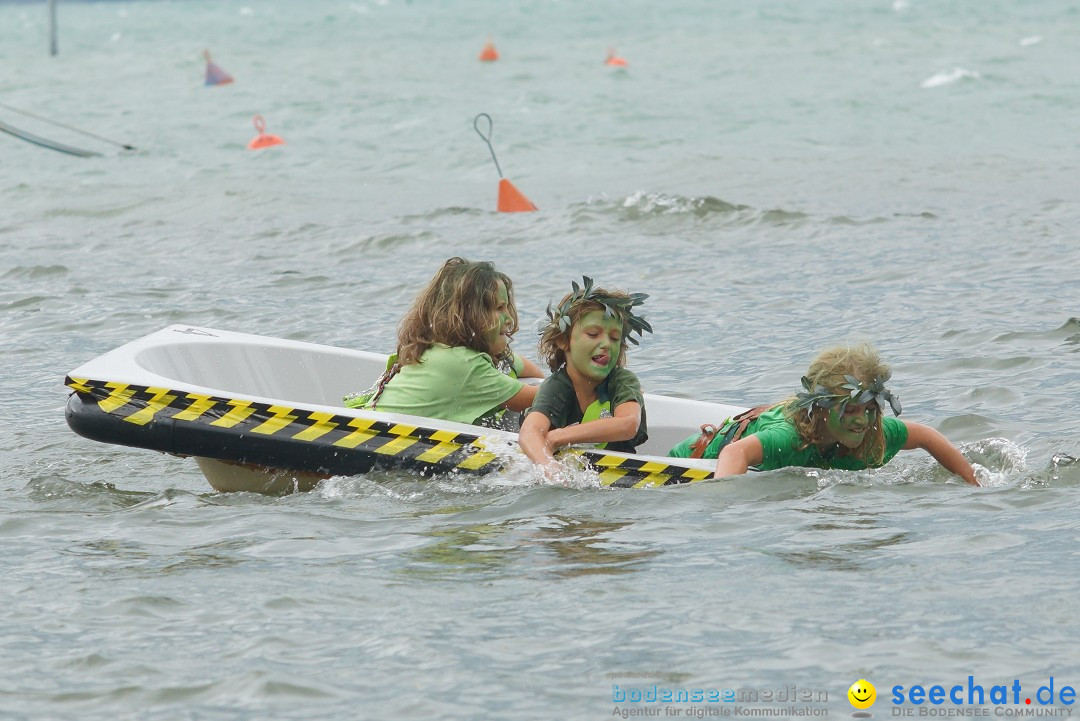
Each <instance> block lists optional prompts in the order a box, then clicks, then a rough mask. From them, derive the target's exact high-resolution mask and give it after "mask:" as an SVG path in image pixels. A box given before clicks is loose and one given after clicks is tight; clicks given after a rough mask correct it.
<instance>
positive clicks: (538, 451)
mask: <svg viewBox="0 0 1080 721" xmlns="http://www.w3.org/2000/svg"><path fill="white" fill-rule="evenodd" d="M550 431H551V419H550V418H548V417H547V416H546V415H544V414H543V413H541V412H540V411H533V412H532V413H530V414H529V415H527V416H525V420H524V421H523V422H522V424H521V430H520V431H519V432H518V445H519V446H521V450H522V451H524V452H525V455H526V456H528V457H529V460H531V461H532V462H533V463H538V464H540V465H541V466H549V465H551V464H552V463H554V462H555V456H554V455H553V454H552V452H551V446H550V444H549V443H548V437H549V436H550V435H551V433H550Z"/></svg>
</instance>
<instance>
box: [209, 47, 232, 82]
mask: <svg viewBox="0 0 1080 721" xmlns="http://www.w3.org/2000/svg"><path fill="white" fill-rule="evenodd" d="M203 57H204V58H206V83H205V84H206V85H228V84H229V83H231V82H232V81H233V76H232V75H229V74H228V73H227V72H225V71H224V70H222V69H221V67H220V66H219V65H217V64H216V63H214V62H213V61H212V60H211V59H210V51H209V50H203Z"/></svg>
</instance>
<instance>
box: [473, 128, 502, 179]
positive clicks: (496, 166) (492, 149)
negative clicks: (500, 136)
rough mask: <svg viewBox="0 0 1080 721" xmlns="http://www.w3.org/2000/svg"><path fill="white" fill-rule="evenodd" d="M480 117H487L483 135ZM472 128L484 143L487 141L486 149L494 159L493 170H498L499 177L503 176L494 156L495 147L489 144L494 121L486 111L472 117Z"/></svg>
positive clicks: (497, 160)
mask: <svg viewBox="0 0 1080 721" xmlns="http://www.w3.org/2000/svg"><path fill="white" fill-rule="evenodd" d="M480 118H487V121H488V130H487V135H484V133H483V131H482V130H480ZM473 130H475V131H476V134H477V135H479V136H480V139H481V140H483V141H484V142H485V143H487V146H488V150H490V151H491V159H492V160H494V161H495V170H497V171H499V177H500V178H501V177H503V174H502V168H500V167H499V159H498V158H496V157H495V148H493V147H492V146H491V134H492V132H493V131H494V130H495V122H494V121H493V120H492V119H491V116H490V115H488V114H487V113H480V114H479V115H477V116H476V117H475V118H473Z"/></svg>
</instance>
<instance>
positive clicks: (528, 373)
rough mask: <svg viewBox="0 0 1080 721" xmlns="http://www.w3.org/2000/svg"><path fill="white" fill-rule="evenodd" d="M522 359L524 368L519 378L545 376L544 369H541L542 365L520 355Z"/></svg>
mask: <svg viewBox="0 0 1080 721" xmlns="http://www.w3.org/2000/svg"><path fill="white" fill-rule="evenodd" d="M518 358H520V359H521V363H522V368H521V373H520V374H519V375H518V378H543V377H544V371H542V370H540V366H538V365H536V364H535V363H533V362H532V361H531V360H529V359H528V358H526V357H525V356H518Z"/></svg>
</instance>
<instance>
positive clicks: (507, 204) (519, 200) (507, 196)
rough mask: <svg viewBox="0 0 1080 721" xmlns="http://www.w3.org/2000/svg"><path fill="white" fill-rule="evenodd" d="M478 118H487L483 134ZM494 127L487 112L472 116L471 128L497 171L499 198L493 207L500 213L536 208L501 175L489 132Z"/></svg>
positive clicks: (520, 211)
mask: <svg viewBox="0 0 1080 721" xmlns="http://www.w3.org/2000/svg"><path fill="white" fill-rule="evenodd" d="M480 118H487V121H488V130H487V135H484V131H482V130H480ZM494 128H495V123H494V121H492V119H491V116H490V115H488V114H487V113H480V114H479V115H477V116H476V117H475V118H473V129H474V130H475V131H476V134H477V135H479V136H480V139H481V140H483V141H484V142H485V143H487V146H488V150H490V151H491V159H492V160H493V161H495V170H497V171H498V172H499V199H498V201H497V202H496V204H495V209H496V210H497V211H499V212H500V213H522V212H525V211H530V210H536V209H537V208H536V206H535V205H533V202H532V201H531V200H529V199H528V198H526V197H525V196H524V195H523V194H522V193H521V191H520V190H518V189H517V188H515V187H514V184H513V183H511V182H510V181H509V180H507V179H506V178H504V177H503V174H502V168H500V167H499V159H498V158H496V157H495V148H494V147H492V145H491V132H492V130H493V129H494Z"/></svg>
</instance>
